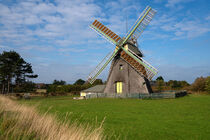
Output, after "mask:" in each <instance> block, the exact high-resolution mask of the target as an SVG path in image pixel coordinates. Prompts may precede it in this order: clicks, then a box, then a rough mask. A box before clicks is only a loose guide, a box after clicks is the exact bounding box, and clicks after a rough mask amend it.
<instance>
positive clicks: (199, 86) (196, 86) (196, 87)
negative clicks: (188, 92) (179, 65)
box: [191, 76, 206, 92]
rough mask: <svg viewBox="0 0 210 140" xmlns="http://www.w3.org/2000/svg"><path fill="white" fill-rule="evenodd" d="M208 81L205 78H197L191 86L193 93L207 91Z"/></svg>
mask: <svg viewBox="0 0 210 140" xmlns="http://www.w3.org/2000/svg"><path fill="white" fill-rule="evenodd" d="M205 85H206V79H205V78H204V77H202V76H201V77H199V78H196V79H195V81H194V83H193V84H192V85H191V89H192V90H193V91H199V92H200V91H205Z"/></svg>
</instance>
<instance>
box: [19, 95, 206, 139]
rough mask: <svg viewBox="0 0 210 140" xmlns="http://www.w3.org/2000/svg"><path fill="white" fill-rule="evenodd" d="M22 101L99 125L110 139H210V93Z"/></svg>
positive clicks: (60, 119)
mask: <svg viewBox="0 0 210 140" xmlns="http://www.w3.org/2000/svg"><path fill="white" fill-rule="evenodd" d="M19 103H21V104H26V105H30V106H37V108H38V109H39V110H40V111H41V112H43V113H44V112H47V113H49V114H55V115H56V116H57V117H58V120H59V121H61V122H62V121H64V120H66V119H68V120H69V121H72V122H75V121H77V122H78V123H81V124H82V125H91V126H94V127H98V126H99V125H100V123H103V128H104V134H105V135H106V136H107V138H110V139H117V138H119V139H148V140H150V139H170V140H172V139H210V96H209V95H188V96H185V97H181V98H177V99H159V100H140V99H107V98H106V99H89V100H73V99H72V97H70V96H55V97H36V98H32V99H31V100H20V101H19Z"/></svg>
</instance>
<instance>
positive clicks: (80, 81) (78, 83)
mask: <svg viewBox="0 0 210 140" xmlns="http://www.w3.org/2000/svg"><path fill="white" fill-rule="evenodd" d="M84 83H85V81H84V80H82V79H78V80H77V81H76V82H75V83H74V85H83V84H84Z"/></svg>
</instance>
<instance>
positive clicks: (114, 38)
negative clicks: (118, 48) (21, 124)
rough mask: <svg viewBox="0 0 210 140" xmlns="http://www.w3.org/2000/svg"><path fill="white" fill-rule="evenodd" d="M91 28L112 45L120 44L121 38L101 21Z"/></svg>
mask: <svg viewBox="0 0 210 140" xmlns="http://www.w3.org/2000/svg"><path fill="white" fill-rule="evenodd" d="M90 27H91V28H92V29H93V30H94V31H96V32H97V33H98V34H100V35H101V36H102V37H104V38H105V39H106V40H108V41H109V42H111V43H112V44H114V45H118V44H119V42H120V40H121V38H120V37H119V36H118V35H116V34H115V33H114V32H112V31H111V30H110V29H109V28H107V27H106V26H104V25H103V24H102V23H100V22H99V21H97V20H95V21H94V22H93V23H92V24H91V25H90Z"/></svg>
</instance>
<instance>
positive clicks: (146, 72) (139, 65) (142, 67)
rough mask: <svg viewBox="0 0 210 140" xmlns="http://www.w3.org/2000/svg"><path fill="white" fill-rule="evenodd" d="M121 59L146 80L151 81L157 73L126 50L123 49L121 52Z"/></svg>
mask: <svg viewBox="0 0 210 140" xmlns="http://www.w3.org/2000/svg"><path fill="white" fill-rule="evenodd" d="M121 58H122V59H124V60H125V61H126V62H127V63H129V64H130V65H131V66H132V67H133V68H134V69H135V70H136V71H138V72H139V73H140V74H142V75H143V76H144V77H146V78H147V79H148V80H151V79H152V78H153V77H154V76H155V75H156V74H157V73H158V70H157V69H155V68H154V67H153V66H152V65H150V64H149V63H148V62H146V61H145V60H144V59H142V58H140V57H138V55H136V54H135V53H134V52H132V51H131V50H126V49H124V48H123V51H122V52H121Z"/></svg>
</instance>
